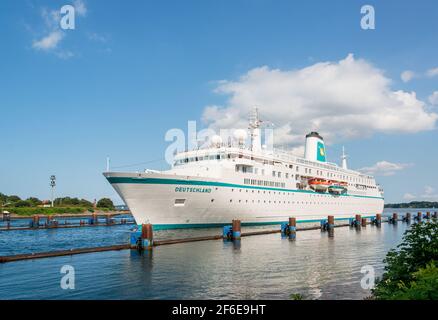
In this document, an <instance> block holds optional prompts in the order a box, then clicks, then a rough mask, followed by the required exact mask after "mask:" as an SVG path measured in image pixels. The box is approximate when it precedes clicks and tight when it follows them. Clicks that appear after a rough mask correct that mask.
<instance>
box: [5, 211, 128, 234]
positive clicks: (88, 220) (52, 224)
mask: <svg viewBox="0 0 438 320" xmlns="http://www.w3.org/2000/svg"><path fill="white" fill-rule="evenodd" d="M100 216H102V215H100ZM57 218H58V219H56V218H55V217H54V216H52V215H48V216H41V215H33V216H32V219H31V221H30V223H29V226H28V227H13V226H11V220H12V219H11V217H10V216H6V217H5V215H3V221H5V222H6V225H5V228H3V229H1V230H3V231H12V230H30V229H47V228H74V227H86V226H98V225H100V226H113V225H120V224H132V222H131V221H130V220H129V219H126V218H122V219H120V222H119V223H116V221H115V219H114V218H113V215H112V214H110V213H107V214H105V215H104V219H105V220H104V222H102V221H99V214H97V213H93V214H92V215H90V216H88V217H87V216H85V217H84V216H78V217H77V218H78V219H79V223H72V222H69V221H68V220H69V219H67V218H65V219H64V221H63V223H62V220H61V219H59V216H58V217H57ZM60 220H61V221H60Z"/></svg>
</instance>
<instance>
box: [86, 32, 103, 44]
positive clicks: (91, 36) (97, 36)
mask: <svg viewBox="0 0 438 320" xmlns="http://www.w3.org/2000/svg"><path fill="white" fill-rule="evenodd" d="M87 36H88V39H89V40H92V41H96V42H101V43H106V42H108V36H105V35H101V34H99V33H96V32H91V33H88V35H87Z"/></svg>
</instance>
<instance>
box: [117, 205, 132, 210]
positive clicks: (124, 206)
mask: <svg viewBox="0 0 438 320" xmlns="http://www.w3.org/2000/svg"><path fill="white" fill-rule="evenodd" d="M114 208H116V210H117V211H128V210H129V208H128V206H127V205H125V204H120V205H117V206H114Z"/></svg>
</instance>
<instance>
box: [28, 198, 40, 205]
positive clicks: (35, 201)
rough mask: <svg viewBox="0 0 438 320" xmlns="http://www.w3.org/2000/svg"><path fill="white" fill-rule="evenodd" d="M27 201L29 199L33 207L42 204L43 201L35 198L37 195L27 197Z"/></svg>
mask: <svg viewBox="0 0 438 320" xmlns="http://www.w3.org/2000/svg"><path fill="white" fill-rule="evenodd" d="M26 201H29V202H30V203H31V204H32V206H33V207H36V206H38V205H40V204H42V201H41V200H40V199H38V198H35V197H30V198H27V199H26Z"/></svg>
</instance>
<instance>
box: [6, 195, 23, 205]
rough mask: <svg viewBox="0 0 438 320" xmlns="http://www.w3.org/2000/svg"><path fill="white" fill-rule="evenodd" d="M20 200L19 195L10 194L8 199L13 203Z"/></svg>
mask: <svg viewBox="0 0 438 320" xmlns="http://www.w3.org/2000/svg"><path fill="white" fill-rule="evenodd" d="M20 200H21V198H20V197H19V196H9V197H8V200H7V201H8V202H10V203H12V204H13V203H15V202H18V201H20Z"/></svg>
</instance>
